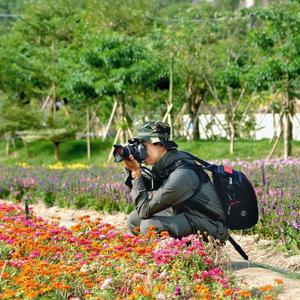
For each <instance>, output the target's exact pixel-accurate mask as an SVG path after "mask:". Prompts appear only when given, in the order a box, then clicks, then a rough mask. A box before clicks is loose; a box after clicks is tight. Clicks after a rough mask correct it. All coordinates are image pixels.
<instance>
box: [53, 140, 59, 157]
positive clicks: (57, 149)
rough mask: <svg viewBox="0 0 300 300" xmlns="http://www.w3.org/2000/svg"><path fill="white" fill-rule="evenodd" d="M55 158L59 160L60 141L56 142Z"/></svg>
mask: <svg viewBox="0 0 300 300" xmlns="http://www.w3.org/2000/svg"><path fill="white" fill-rule="evenodd" d="M54 158H55V160H56V161H58V160H59V142H54Z"/></svg>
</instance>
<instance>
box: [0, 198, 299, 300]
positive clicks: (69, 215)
mask: <svg viewBox="0 0 300 300" xmlns="http://www.w3.org/2000/svg"><path fill="white" fill-rule="evenodd" d="M1 201H2V200H1ZM31 209H32V211H33V212H34V213H35V214H36V215H38V216H40V217H43V218H44V219H47V220H52V221H59V224H60V225H61V226H66V227H70V226H72V225H75V224H76V223H77V222H79V218H80V217H82V216H84V215H89V216H90V217H91V219H96V218H98V217H100V218H101V219H102V221H103V222H104V223H109V224H112V225H114V226H116V228H118V229H123V230H127V229H126V214H124V213H116V214H107V213H99V212H96V211H90V210H75V209H64V208H58V207H51V208H47V207H46V206H45V205H43V204H41V203H40V204H36V205H32V206H31ZM232 236H233V238H234V239H235V240H236V241H237V242H238V243H239V245H240V246H241V247H242V248H243V249H244V251H245V252H246V253H247V255H248V256H249V262H248V261H245V260H243V258H241V257H240V255H239V254H238V253H237V252H236V251H235V250H234V248H233V247H232V245H231V244H230V243H229V242H227V243H226V245H225V247H224V248H223V251H224V255H225V256H226V257H228V259H229V268H231V269H232V271H233V274H234V275H235V276H236V277H237V278H238V279H239V280H240V281H241V282H242V283H243V284H244V285H245V286H247V287H248V288H249V287H259V286H263V285H267V284H272V285H274V284H275V279H282V280H283V282H284V284H283V289H282V292H281V293H280V295H279V297H278V299H281V300H300V280H296V279H289V278H287V277H286V276H285V275H284V274H282V273H278V272H275V271H272V270H269V269H265V268H261V267H258V266H256V265H255V264H254V262H257V263H263V264H268V265H272V266H274V267H277V268H281V269H284V270H288V271H291V272H297V273H299V274H300V253H299V254H298V255H293V256H288V255H287V254H286V253H283V252H281V251H279V250H278V248H276V247H275V246H274V243H273V242H272V241H268V240H262V239H259V238H258V236H255V235H249V236H245V235H243V236H242V235H236V234H233V235H232Z"/></svg>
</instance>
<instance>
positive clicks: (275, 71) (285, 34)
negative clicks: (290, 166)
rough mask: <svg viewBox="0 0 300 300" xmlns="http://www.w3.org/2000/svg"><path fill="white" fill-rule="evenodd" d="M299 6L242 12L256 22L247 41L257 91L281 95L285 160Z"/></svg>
mask: <svg viewBox="0 0 300 300" xmlns="http://www.w3.org/2000/svg"><path fill="white" fill-rule="evenodd" d="M299 10H300V3H299V2H298V1H292V0H290V1H285V2H283V3H282V4H280V5H279V4H278V5H272V6H269V7H268V8H267V9H262V8H255V9H251V10H247V11H245V13H246V14H247V15H250V16H252V17H253V18H254V20H255V28H253V30H252V32H251V33H250V39H251V41H252V43H253V45H254V46H255V47H256V49H257V57H256V58H257V62H256V66H255V68H254V69H253V70H252V72H251V74H250V80H252V81H253V83H254V84H255V86H256V88H257V90H267V89H270V90H272V91H274V92H275V93H280V94H281V97H282V111H283V115H284V119H285V126H284V157H285V158H287V157H288V156H290V155H291V150H292V149H291V146H292V145H291V140H292V131H293V126H292V117H293V115H294V102H295V99H296V97H299V94H298V91H299V88H298V87H299V76H300V50H299V49H300V31H299V28H300V16H299V13H298V12H299Z"/></svg>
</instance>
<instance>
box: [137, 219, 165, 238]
mask: <svg viewBox="0 0 300 300" xmlns="http://www.w3.org/2000/svg"><path fill="white" fill-rule="evenodd" d="M151 229H153V230H156V231H163V230H164V228H163V225H162V224H161V222H160V221H159V220H157V219H145V220H142V222H141V225H140V230H141V234H143V235H145V234H146V233H147V231H148V230H151Z"/></svg>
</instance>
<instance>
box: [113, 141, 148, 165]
mask: <svg viewBox="0 0 300 300" xmlns="http://www.w3.org/2000/svg"><path fill="white" fill-rule="evenodd" d="M113 146H114V148H115V149H114V152H113V155H114V158H115V162H121V161H123V160H124V159H128V157H129V155H130V154H132V156H133V157H134V159H135V160H137V161H138V162H143V161H144V160H145V159H146V158H147V149H146V147H145V146H144V145H143V144H142V143H141V142H133V143H132V144H130V145H119V144H115V145H113Z"/></svg>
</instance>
